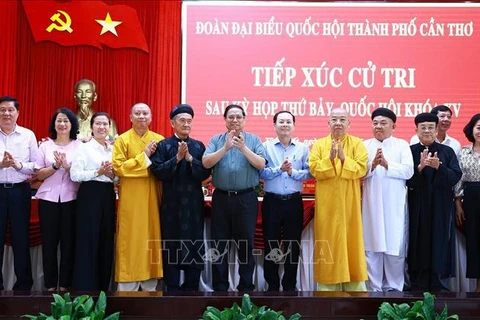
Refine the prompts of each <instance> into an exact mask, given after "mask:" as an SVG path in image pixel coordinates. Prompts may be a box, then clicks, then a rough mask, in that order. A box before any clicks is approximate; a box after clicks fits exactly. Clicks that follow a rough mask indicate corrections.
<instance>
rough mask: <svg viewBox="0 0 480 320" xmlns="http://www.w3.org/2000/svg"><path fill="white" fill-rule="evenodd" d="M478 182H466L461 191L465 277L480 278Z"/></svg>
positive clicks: (479, 190) (479, 196) (479, 197)
mask: <svg viewBox="0 0 480 320" xmlns="http://www.w3.org/2000/svg"><path fill="white" fill-rule="evenodd" d="M479 199H480V182H466V183H465V191H464V193H463V211H464V212H465V237H466V244H467V246H466V247H467V278H474V279H478V278H480V232H479V230H480V201H479Z"/></svg>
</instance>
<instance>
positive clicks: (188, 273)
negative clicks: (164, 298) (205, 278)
mask: <svg viewBox="0 0 480 320" xmlns="http://www.w3.org/2000/svg"><path fill="white" fill-rule="evenodd" d="M164 258H165V256H164ZM163 261H164V262H163V277H164V280H165V285H166V286H167V292H179V291H198V286H199V282H200V274H201V273H202V270H200V269H198V268H195V267H192V266H187V265H183V266H181V265H178V264H169V263H168V261H165V259H164V260H163ZM181 270H183V272H184V278H185V279H184V281H183V284H182V285H181V286H180V284H179V283H180V272H181Z"/></svg>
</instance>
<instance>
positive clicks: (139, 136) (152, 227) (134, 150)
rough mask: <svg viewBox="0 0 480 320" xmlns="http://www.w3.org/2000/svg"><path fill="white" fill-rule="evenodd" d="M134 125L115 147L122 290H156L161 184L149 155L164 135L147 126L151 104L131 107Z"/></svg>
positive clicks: (118, 274) (117, 257) (118, 269)
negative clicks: (153, 172)
mask: <svg viewBox="0 0 480 320" xmlns="http://www.w3.org/2000/svg"><path fill="white" fill-rule="evenodd" d="M130 120H131V122H132V128H131V129H130V130H128V131H127V132H125V133H123V134H122V135H120V136H119V137H118V138H117V140H116V141H115V144H114V147H113V169H114V171H115V174H116V175H117V176H119V177H120V188H119V202H118V213H117V242H116V251H115V281H117V282H118V290H119V291H137V290H138V289H140V287H141V288H142V290H143V291H154V290H155V289H156V286H157V278H161V277H163V270H162V254H161V243H160V216H159V213H158V203H159V199H160V198H161V184H160V182H159V181H158V180H157V179H156V178H155V177H154V176H153V175H152V174H151V173H150V169H149V166H150V165H151V161H150V159H149V157H150V156H151V155H152V154H153V153H154V152H155V150H156V148H157V143H158V142H159V141H161V140H163V136H161V135H159V134H157V133H155V132H152V131H150V130H149V129H148V126H149V124H150V122H151V121H152V115H151V111H150V108H149V107H148V106H147V105H146V104H144V103H137V104H135V105H134V106H133V107H132V111H131V113H130Z"/></svg>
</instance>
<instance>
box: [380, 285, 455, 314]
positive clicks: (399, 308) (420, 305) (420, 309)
mask: <svg viewBox="0 0 480 320" xmlns="http://www.w3.org/2000/svg"><path fill="white" fill-rule="evenodd" d="M423 296H424V300H418V301H415V302H414V303H413V304H412V305H411V306H410V305H409V304H407V303H402V304H396V303H394V304H393V305H392V304H390V303H388V302H384V303H382V305H381V306H380V310H379V311H378V314H377V319H378V320H390V319H392V320H418V319H424V320H447V319H457V320H458V316H457V315H456V314H455V315H451V316H449V315H448V309H447V305H446V304H445V306H444V307H443V310H442V312H441V313H440V314H438V313H436V312H435V296H434V295H432V294H431V293H429V292H425V293H424V294H423Z"/></svg>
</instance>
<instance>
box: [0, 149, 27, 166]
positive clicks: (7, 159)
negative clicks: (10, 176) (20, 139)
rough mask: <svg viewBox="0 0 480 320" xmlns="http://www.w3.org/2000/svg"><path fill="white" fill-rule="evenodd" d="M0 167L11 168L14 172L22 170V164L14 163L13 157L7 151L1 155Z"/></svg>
mask: <svg viewBox="0 0 480 320" xmlns="http://www.w3.org/2000/svg"><path fill="white" fill-rule="evenodd" d="M0 166H1V168H8V167H12V168H14V169H15V170H21V169H22V164H21V163H20V162H18V161H16V160H15V159H14V158H13V155H12V154H11V153H10V152H8V151H5V152H4V153H3V159H2V162H1V163H0Z"/></svg>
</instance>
